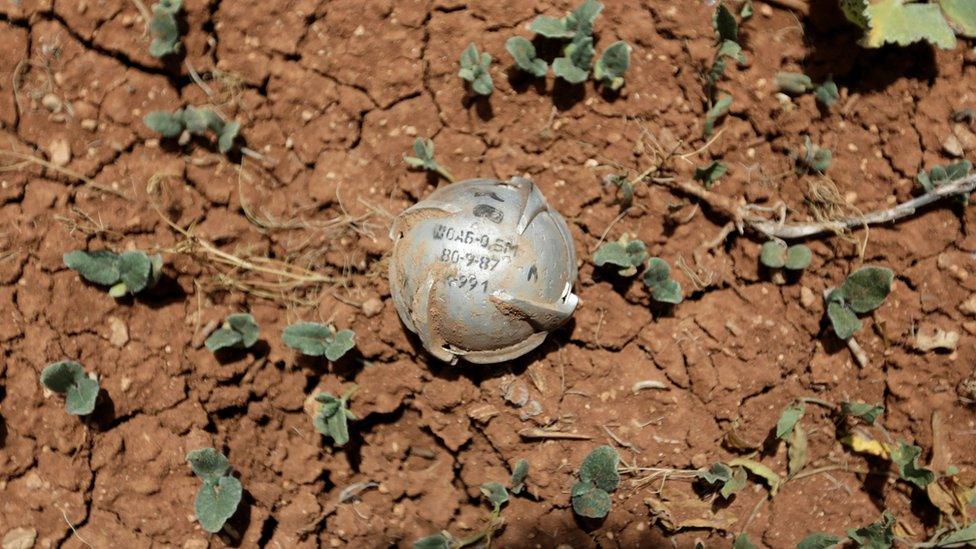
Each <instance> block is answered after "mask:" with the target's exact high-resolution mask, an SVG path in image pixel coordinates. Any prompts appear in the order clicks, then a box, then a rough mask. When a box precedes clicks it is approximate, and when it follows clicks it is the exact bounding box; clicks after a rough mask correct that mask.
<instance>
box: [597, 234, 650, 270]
mask: <svg viewBox="0 0 976 549" xmlns="http://www.w3.org/2000/svg"><path fill="white" fill-rule="evenodd" d="M647 255H648V254H647V247H646V246H645V245H644V242H642V241H640V240H629V241H628V240H627V239H626V237H623V238H621V239H620V240H618V241H616V242H606V243H604V244H603V245H601V246H600V247H599V248H597V250H596V253H594V254H593V263H594V264H595V265H596V266H597V267H602V266H604V265H606V264H607V263H609V264H611V265H616V266H617V267H620V274H621V275H622V276H632V275H634V274H636V273H637V267H639V266H640V265H641V264H642V263H644V260H645V259H647Z"/></svg>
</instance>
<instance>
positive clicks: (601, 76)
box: [593, 41, 631, 90]
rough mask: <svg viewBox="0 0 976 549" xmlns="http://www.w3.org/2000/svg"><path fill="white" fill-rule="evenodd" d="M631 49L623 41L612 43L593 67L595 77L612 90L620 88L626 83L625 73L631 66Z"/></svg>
mask: <svg viewBox="0 0 976 549" xmlns="http://www.w3.org/2000/svg"><path fill="white" fill-rule="evenodd" d="M630 50H631V47H630V45H629V44H627V43H626V42H623V41H618V42H614V43H613V44H610V45H609V46H608V47H607V49H605V50H603V55H601V56H600V59H598V60H597V62H596V65H595V66H594V67H593V78H595V79H596V80H598V81H600V82H602V83H603V84H604V85H605V86H607V87H608V88H610V89H611V90H619V89H620V87H621V86H623V85H624V73H626V72H627V69H628V68H630Z"/></svg>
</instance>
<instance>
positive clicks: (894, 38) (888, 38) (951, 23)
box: [840, 0, 976, 50]
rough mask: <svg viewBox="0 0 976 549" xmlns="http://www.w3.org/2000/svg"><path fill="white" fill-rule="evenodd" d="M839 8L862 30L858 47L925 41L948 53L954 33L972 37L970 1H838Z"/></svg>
mask: <svg viewBox="0 0 976 549" xmlns="http://www.w3.org/2000/svg"><path fill="white" fill-rule="evenodd" d="M840 6H841V9H842V11H843V12H844V15H845V16H846V17H847V19H848V20H850V21H851V22H853V23H854V24H856V25H857V26H859V27H861V29H862V30H863V31H864V37H863V38H862V39H861V41H860V44H861V45H862V46H864V47H866V48H880V47H882V46H884V45H885V44H896V45H899V46H905V45H908V44H911V43H913V42H921V41H926V42H929V43H930V44H934V45H936V46H939V47H940V48H943V49H949V50H951V49H952V48H954V47H955V46H956V34H959V35H960V36H965V37H968V38H974V37H976V5H974V4H973V2H972V1H971V0H938V1H937V2H927V3H923V2H910V1H907V0H870V1H869V0H840Z"/></svg>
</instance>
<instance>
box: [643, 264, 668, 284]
mask: <svg viewBox="0 0 976 549" xmlns="http://www.w3.org/2000/svg"><path fill="white" fill-rule="evenodd" d="M670 277H671V266H670V265H668V262H667V261H665V260H663V259H661V258H659V257H652V258H651V259H650V260H649V261H648V262H647V268H646V269H644V284H646V285H647V286H648V287H649V288H653V287H654V286H657V285H658V284H661V283H663V282H665V281H667V280H668V278H670Z"/></svg>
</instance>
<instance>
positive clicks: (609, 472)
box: [572, 446, 620, 519]
mask: <svg viewBox="0 0 976 549" xmlns="http://www.w3.org/2000/svg"><path fill="white" fill-rule="evenodd" d="M619 463H620V456H619V455H618V454H617V451H616V450H614V449H613V448H611V447H610V446H600V447H598V448H596V449H594V450H593V451H592V452H590V453H589V455H587V456H586V457H585V458H584V459H583V463H582V464H580V468H579V478H580V480H579V482H577V483H576V484H575V485H573V490H572V499H573V511H574V512H575V513H576V514H577V515H579V516H581V517H587V518H597V519H599V518H603V517H605V516H607V514H608V513H609V512H610V507H611V506H612V505H613V500H612V499H611V498H610V494H611V493H612V492H614V491H615V490H616V489H617V486H618V485H619V484H620V473H619V472H618V471H617V465H618V464H619Z"/></svg>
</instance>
